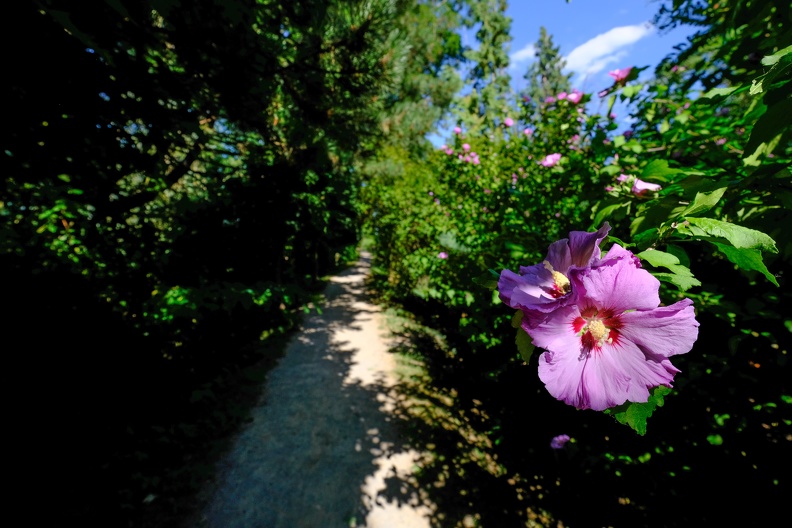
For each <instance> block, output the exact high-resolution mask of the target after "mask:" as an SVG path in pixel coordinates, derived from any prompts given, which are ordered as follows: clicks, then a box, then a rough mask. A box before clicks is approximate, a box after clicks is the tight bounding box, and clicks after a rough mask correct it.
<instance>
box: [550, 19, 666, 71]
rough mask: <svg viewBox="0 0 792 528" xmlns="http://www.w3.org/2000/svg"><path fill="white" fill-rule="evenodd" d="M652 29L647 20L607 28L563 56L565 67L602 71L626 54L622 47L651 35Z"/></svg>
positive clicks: (576, 69) (573, 69)
mask: <svg viewBox="0 0 792 528" xmlns="http://www.w3.org/2000/svg"><path fill="white" fill-rule="evenodd" d="M654 30H655V28H654V26H652V25H651V24H649V23H648V22H646V23H643V24H635V25H633V26H621V27H615V28H613V29H611V30H608V31H606V32H605V33H602V34H600V35H597V36H596V37H594V38H593V39H591V40H589V41H587V42H584V43H583V44H581V45H580V46H578V47H577V48H575V49H573V50H572V51H571V52H570V53H569V55H567V56H566V57H565V59H566V68H567V69H568V70H572V71H574V72H578V73H582V74H584V75H590V74H592V73H597V72H599V71H602V70H603V69H605V68H606V67H607V66H608V65H609V64H614V63H616V62H618V61H620V60H621V59H622V58H624V57H625V56H626V55H627V51H626V50H624V49H622V48H625V47H627V46H629V45H630V44H634V43H636V42H638V41H639V40H641V39H642V38H644V37H647V36H649V35H651V34H652V33H654Z"/></svg>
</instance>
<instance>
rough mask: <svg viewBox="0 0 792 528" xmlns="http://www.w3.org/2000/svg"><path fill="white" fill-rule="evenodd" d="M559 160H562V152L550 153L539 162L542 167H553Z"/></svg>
mask: <svg viewBox="0 0 792 528" xmlns="http://www.w3.org/2000/svg"><path fill="white" fill-rule="evenodd" d="M559 161H561V154H559V153H558V152H556V153H555V154H548V155H547V156H545V157H544V159H543V160H542V161H540V162H539V164H540V165H541V166H542V167H553V166H554V165H556V164H557V163H558V162H559Z"/></svg>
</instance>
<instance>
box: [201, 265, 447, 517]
mask: <svg viewBox="0 0 792 528" xmlns="http://www.w3.org/2000/svg"><path fill="white" fill-rule="evenodd" d="M369 262H370V256H369V255H367V254H365V253H364V254H363V255H362V256H361V260H360V262H358V264H357V265H356V266H355V267H353V268H351V269H349V270H346V271H345V272H343V273H341V274H340V275H338V276H336V277H334V278H333V279H331V283H330V284H329V286H328V287H327V289H326V291H325V295H326V299H327V303H326V305H325V306H324V307H323V310H322V312H321V313H320V314H316V315H312V316H310V317H308V318H307V319H306V321H305V322H304V325H303V330H302V331H300V332H299V333H298V334H296V335H295V337H294V338H293V340H292V342H291V343H290V345H289V347H288V349H287V351H286V354H285V356H284V357H283V359H282V360H281V362H280V363H279V365H278V366H277V367H276V368H275V369H274V370H273V371H272V372H271V373H270V376H269V379H268V381H267V385H266V389H265V392H264V394H263V397H262V401H261V403H260V404H259V406H258V407H257V408H256V409H255V410H254V412H253V418H254V420H253V422H252V423H251V424H250V425H249V426H248V427H247V428H246V429H245V430H244V431H243V432H242V433H241V434H240V436H239V438H238V439H237V441H236V444H235V446H234V447H233V449H232V451H231V452H230V453H229V455H228V457H227V459H226V460H225V461H224V462H223V464H222V466H221V468H220V478H219V484H218V487H217V489H216V491H215V493H214V495H213V498H212V500H211V501H210V502H209V504H208V507H207V508H205V509H204V511H203V514H202V516H201V517H202V518H201V520H200V522H199V526H201V527H204V528H242V527H244V528H301V527H304V528H309V527H310V528H317V527H321V528H334V527H344V528H348V527H358V526H367V527H370V528H399V527H404V528H428V527H429V526H430V523H429V518H430V516H431V515H432V511H433V508H432V505H431V504H428V503H427V501H425V500H421V499H420V498H419V494H418V493H417V491H416V490H415V488H414V487H413V486H411V484H410V481H411V478H410V476H411V471H412V468H413V466H414V461H415V460H416V459H417V455H418V453H417V452H416V451H415V450H413V449H412V448H411V447H410V446H409V445H406V443H405V442H404V440H403V438H402V436H401V435H400V434H399V431H398V427H397V423H396V419H395V417H394V416H393V415H392V410H393V408H394V402H395V399H394V398H395V397H396V395H395V393H394V390H393V388H394V387H395V385H396V383H397V377H396V376H395V373H394V369H395V367H396V362H395V358H394V356H393V355H392V354H391V353H390V352H389V347H388V341H387V339H386V337H385V336H384V333H385V330H384V324H383V322H382V317H381V314H380V312H379V310H378V308H377V307H376V306H375V305H373V304H372V303H370V302H369V300H368V299H367V296H366V294H365V291H364V280H365V277H366V275H367V273H368V271H369Z"/></svg>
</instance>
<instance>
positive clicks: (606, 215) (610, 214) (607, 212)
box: [593, 203, 629, 225]
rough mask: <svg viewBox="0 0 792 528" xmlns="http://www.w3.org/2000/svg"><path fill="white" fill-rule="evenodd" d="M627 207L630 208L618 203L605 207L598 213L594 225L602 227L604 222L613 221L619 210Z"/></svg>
mask: <svg viewBox="0 0 792 528" xmlns="http://www.w3.org/2000/svg"><path fill="white" fill-rule="evenodd" d="M627 207H629V204H623V203H616V204H611V205H608V206H606V207H603V208H602V209H601V210H600V211H597V214H596V215H595V216H594V220H593V223H594V224H595V225H601V224H602V222H604V221H605V220H610V219H613V218H614V217H615V213H616V212H617V211H618V210H619V209H622V208H627ZM622 216H623V215H622Z"/></svg>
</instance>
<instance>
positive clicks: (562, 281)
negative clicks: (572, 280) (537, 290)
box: [553, 271, 572, 293]
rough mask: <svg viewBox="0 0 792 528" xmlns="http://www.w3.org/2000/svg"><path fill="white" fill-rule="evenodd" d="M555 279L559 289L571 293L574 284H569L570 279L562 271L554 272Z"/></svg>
mask: <svg viewBox="0 0 792 528" xmlns="http://www.w3.org/2000/svg"><path fill="white" fill-rule="evenodd" d="M553 281H554V282H555V284H556V286H557V287H558V289H559V290H561V291H562V292H564V293H569V292H570V291H571V290H572V286H571V285H570V284H569V279H568V278H567V277H566V275H564V274H563V273H561V272H560V271H554V272H553Z"/></svg>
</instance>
